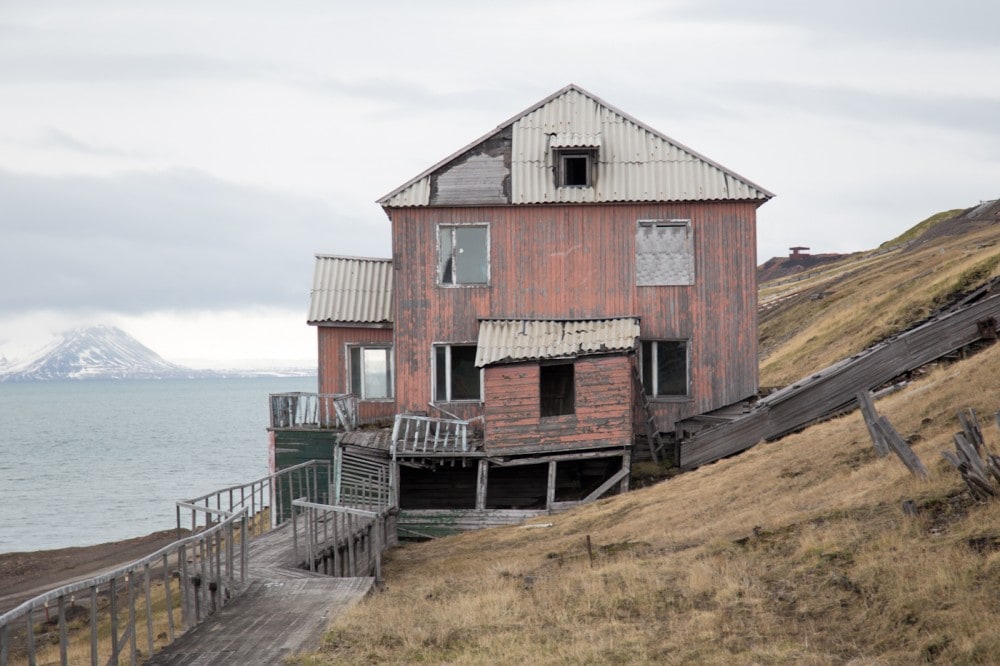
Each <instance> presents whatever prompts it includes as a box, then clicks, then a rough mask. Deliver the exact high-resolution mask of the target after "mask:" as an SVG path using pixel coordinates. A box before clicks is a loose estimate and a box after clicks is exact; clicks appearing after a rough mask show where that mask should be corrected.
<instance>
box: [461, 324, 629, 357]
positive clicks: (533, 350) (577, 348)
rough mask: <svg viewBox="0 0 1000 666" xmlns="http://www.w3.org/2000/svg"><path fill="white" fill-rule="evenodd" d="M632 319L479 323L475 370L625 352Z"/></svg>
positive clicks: (627, 346) (627, 349)
mask: <svg viewBox="0 0 1000 666" xmlns="http://www.w3.org/2000/svg"><path fill="white" fill-rule="evenodd" d="M638 337H639V320H638V319H636V318H635V317H618V318H614V319H594V320H536V319H503V320H489V319H487V320H483V321H480V322H479V341H478V343H477V345H476V367H477V368H482V367H484V366H487V365H493V364H495V363H518V362H521V361H538V360H542V359H554V358H576V357H577V356H586V355H588V354H607V353H614V352H627V351H630V350H632V349H634V348H635V341H636V338H638Z"/></svg>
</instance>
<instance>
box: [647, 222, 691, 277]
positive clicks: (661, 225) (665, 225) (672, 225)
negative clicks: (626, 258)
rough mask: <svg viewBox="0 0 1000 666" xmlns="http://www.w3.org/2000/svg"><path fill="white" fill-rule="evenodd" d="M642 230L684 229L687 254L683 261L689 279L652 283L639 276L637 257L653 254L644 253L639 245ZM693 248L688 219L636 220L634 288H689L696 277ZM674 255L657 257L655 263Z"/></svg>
mask: <svg viewBox="0 0 1000 666" xmlns="http://www.w3.org/2000/svg"><path fill="white" fill-rule="evenodd" d="M643 229H685V230H686V231H687V239H688V252H687V253H686V255H685V260H686V261H687V262H689V266H688V273H689V274H690V279H689V280H686V281H683V282H680V281H665V282H660V281H654V280H649V279H644V278H643V276H642V275H641V272H640V268H639V255H640V254H642V255H652V254H655V253H653V252H649V251H644V248H642V247H640V245H639V236H640V232H641V231H642V230H643ZM694 255H695V246H694V227H693V226H692V224H691V220H690V219H684V218H667V219H660V220H638V221H637V223H636V246H635V263H636V266H635V269H636V270H635V273H636V275H635V277H636V286H639V287H677V286H690V285H693V284H694V283H695V280H696V275H697V267H696V266H695V260H694ZM672 256H674V255H660V256H659V257H657V261H667V260H669V259H670V258H671V257H672Z"/></svg>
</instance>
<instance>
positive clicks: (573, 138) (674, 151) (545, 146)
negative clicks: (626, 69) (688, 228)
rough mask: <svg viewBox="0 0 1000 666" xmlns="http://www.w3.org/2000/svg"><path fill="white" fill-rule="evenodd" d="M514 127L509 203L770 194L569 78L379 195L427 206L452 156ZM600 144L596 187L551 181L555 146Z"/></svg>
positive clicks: (386, 202)
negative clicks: (562, 85)
mask: <svg viewBox="0 0 1000 666" xmlns="http://www.w3.org/2000/svg"><path fill="white" fill-rule="evenodd" d="M510 126H513V127H512V155H511V203H513V204H538V203H612V202H627V201H755V200H759V201H766V200H767V199H770V198H771V197H773V196H774V195H773V194H772V193H771V192H768V191H767V190H765V189H763V188H762V187H759V186H758V185H755V184H754V183H752V182H750V181H749V180H747V179H745V178H743V177H742V176H740V175H738V174H736V173H734V172H733V171H730V170H729V169H726V168H725V167H723V166H721V165H720V164H718V163H716V162H713V161H712V160H710V159H708V158H707V157H704V156H703V155H700V154H699V153H697V152H695V151H693V150H691V149H690V148H687V147H686V146H684V145H682V144H680V143H678V142H677V141H674V140H673V139H671V138H669V137H667V136H666V135H664V134H661V133H660V132H657V131H656V130H654V129H652V128H650V127H649V126H647V125H645V124H643V123H641V122H639V121H638V120H636V119H635V118H632V117H631V116H629V115H628V114H626V113H624V112H622V111H619V110H618V109H616V108H615V107H613V106H611V105H610V104H608V103H607V102H605V101H603V100H602V99H600V98H599V97H597V96H595V95H592V94H590V93H589V92H587V91H585V90H583V89H582V88H580V87H578V86H576V85H569V86H567V87H565V88H563V89H562V90H560V91H558V92H556V93H554V94H553V95H550V96H549V97H547V98H545V99H544V100H542V101H540V102H538V103H537V104H535V105H533V106H531V107H529V108H528V109H526V110H525V111H523V112H521V113H519V114H517V115H516V116H514V117H513V118H511V119H510V120H508V121H506V122H505V123H503V124H501V125H500V126H499V127H498V128H497V129H496V130H494V131H493V132H490V133H489V134H487V135H485V136H483V137H481V138H479V139H477V140H476V141H474V142H472V143H471V144H469V145H468V146H466V147H464V148H462V149H461V150H459V151H458V152H456V153H454V154H452V155H450V156H449V157H447V158H445V159H444V160H442V161H441V162H439V163H437V164H435V165H434V166H432V167H431V168H430V169H428V170H427V171H424V172H423V173H421V174H420V175H418V176H417V177H415V178H414V179H412V180H410V181H409V182H407V183H405V184H403V185H402V186H400V187H399V188H397V189H395V190H393V191H392V192H390V193H389V194H387V195H385V196H384V197H382V198H381V199H379V203H380V204H382V205H383V206H385V207H387V208H396V207H407V206H427V205H429V203H430V191H431V186H430V185H431V178H432V176H433V175H434V173H435V172H436V171H437V170H438V169H440V168H442V167H444V166H446V165H448V164H449V163H450V162H451V161H452V160H454V159H455V158H457V157H460V156H461V155H464V154H465V153H467V152H469V151H471V150H473V149H474V148H476V147H477V146H478V145H479V144H481V143H482V142H483V141H485V140H487V139H489V138H491V137H493V136H494V135H496V134H498V133H499V132H501V131H503V130H505V129H506V128H507V127H510ZM597 146H599V147H600V151H599V153H598V159H597V164H596V170H595V179H594V183H595V185H594V187H556V185H555V181H554V179H553V177H552V173H553V171H552V166H553V165H552V150H551V149H552V148H554V147H559V148H567V147H597Z"/></svg>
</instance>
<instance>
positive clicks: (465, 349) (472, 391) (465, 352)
mask: <svg viewBox="0 0 1000 666" xmlns="http://www.w3.org/2000/svg"><path fill="white" fill-rule="evenodd" d="M481 395H482V371H480V370H479V368H477V367H476V346H475V345H436V346H435V347H434V401H435V402H454V401H458V400H479V399H480V396H481Z"/></svg>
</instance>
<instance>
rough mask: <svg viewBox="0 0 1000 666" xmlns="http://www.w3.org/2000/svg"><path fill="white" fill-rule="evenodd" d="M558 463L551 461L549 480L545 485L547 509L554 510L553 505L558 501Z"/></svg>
mask: <svg viewBox="0 0 1000 666" xmlns="http://www.w3.org/2000/svg"><path fill="white" fill-rule="evenodd" d="M556 464H557V463H556V461H555V460H550V461H549V479H548V483H546V485H545V508H546V509H548V510H550V511H551V510H552V505H553V504H554V503H555V501H556Z"/></svg>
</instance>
